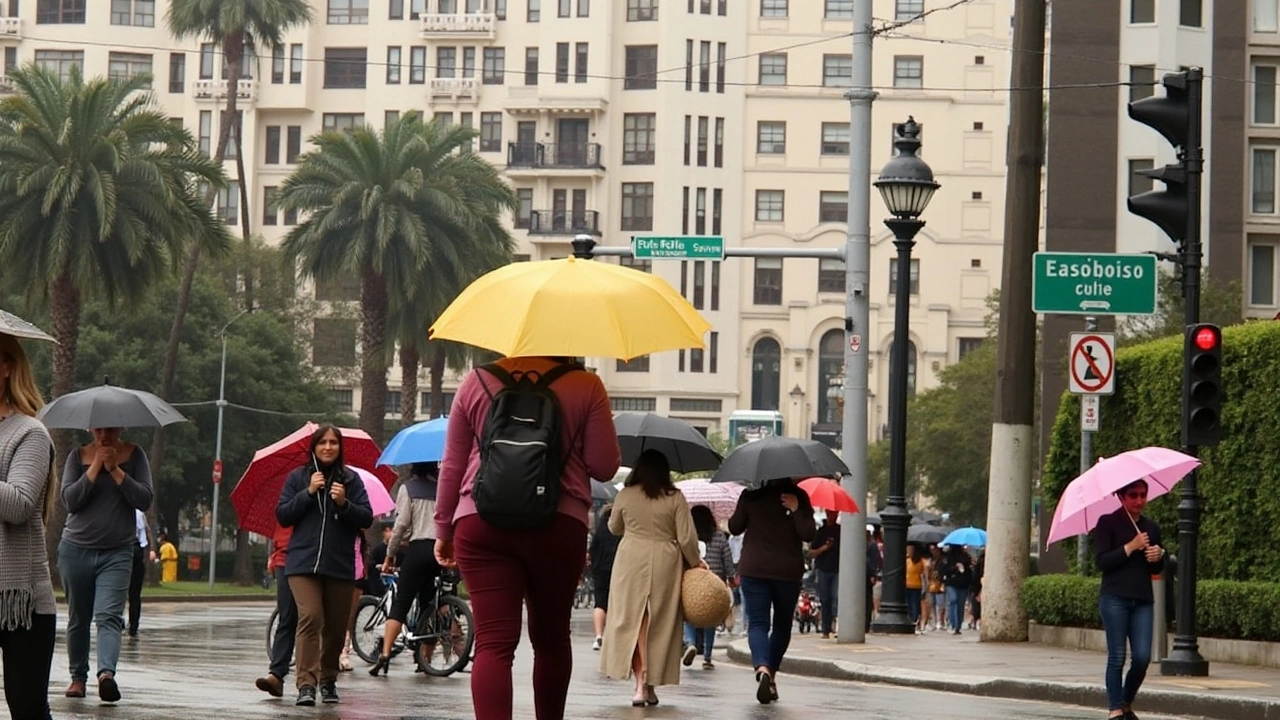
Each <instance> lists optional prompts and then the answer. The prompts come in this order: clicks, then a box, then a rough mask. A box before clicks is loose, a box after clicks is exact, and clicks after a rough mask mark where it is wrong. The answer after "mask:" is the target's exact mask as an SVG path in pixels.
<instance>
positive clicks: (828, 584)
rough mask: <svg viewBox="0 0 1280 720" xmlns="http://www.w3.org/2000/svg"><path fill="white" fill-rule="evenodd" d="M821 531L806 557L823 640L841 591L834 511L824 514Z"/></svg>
mask: <svg viewBox="0 0 1280 720" xmlns="http://www.w3.org/2000/svg"><path fill="white" fill-rule="evenodd" d="M823 513H824V515H823V518H822V527H820V528H818V534H817V535H815V536H814V538H813V542H812V543H810V544H809V557H811V558H813V570H814V575H815V579H816V580H817V586H818V588H817V589H818V602H819V603H820V604H821V606H822V639H823V640H827V639H829V638H830V637H831V625H832V623H833V622H834V621H835V619H836V611H837V608H836V597H837V595H838V593H837V589H838V588H839V587H840V523H839V522H838V521H837V518H838V517H839V515H838V514H837V513H836V512H835V511H834V510H824V511H823Z"/></svg>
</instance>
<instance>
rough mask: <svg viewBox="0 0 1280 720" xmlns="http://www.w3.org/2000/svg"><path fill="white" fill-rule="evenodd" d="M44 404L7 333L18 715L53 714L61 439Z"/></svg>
mask: <svg viewBox="0 0 1280 720" xmlns="http://www.w3.org/2000/svg"><path fill="white" fill-rule="evenodd" d="M43 406H44V398H42V397H41V396H40V390H39V389H37V387H36V383H35V379H34V378H33V377H32V373H31V364H30V363H29V362H28V361H27V354H26V352H25V351H24V350H23V349H22V345H20V344H19V343H18V340H17V339H16V338H14V337H13V336H12V335H8V334H0V598H3V602H2V603H0V654H2V656H3V659H4V699H5V703H6V704H7V705H8V706H9V717H11V718H12V719H13V720H50V718H51V715H50V714H49V672H50V666H51V665H52V664H53V646H54V641H55V639H56V636H57V613H58V609H57V605H55V604H54V597H53V583H52V581H51V580H50V578H49V560H48V557H49V556H48V555H47V554H46V553H45V549H44V548H45V527H46V523H47V522H48V521H49V517H50V515H51V514H52V512H53V504H54V502H56V498H57V495H58V482H57V475H56V474H54V473H53V462H52V461H53V441H52V440H50V439H49V433H48V432H47V431H46V430H45V428H44V425H42V424H41V423H40V421H39V420H36V419H35V415H36V413H38V412H39V411H40V408H41V407H43Z"/></svg>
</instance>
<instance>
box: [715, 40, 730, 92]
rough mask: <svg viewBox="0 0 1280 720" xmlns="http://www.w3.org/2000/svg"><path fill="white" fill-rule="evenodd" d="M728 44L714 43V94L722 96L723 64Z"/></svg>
mask: <svg viewBox="0 0 1280 720" xmlns="http://www.w3.org/2000/svg"><path fill="white" fill-rule="evenodd" d="M728 47H729V46H728V43H716V92H717V93H720V94H721V95H723V94H724V64H725V53H726V52H727V51H728Z"/></svg>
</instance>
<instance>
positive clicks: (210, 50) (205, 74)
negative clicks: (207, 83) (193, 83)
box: [200, 43, 216, 80]
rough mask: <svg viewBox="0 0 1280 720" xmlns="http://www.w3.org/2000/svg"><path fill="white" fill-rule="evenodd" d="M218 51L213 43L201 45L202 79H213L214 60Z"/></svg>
mask: <svg viewBox="0 0 1280 720" xmlns="http://www.w3.org/2000/svg"><path fill="white" fill-rule="evenodd" d="M215 53H216V50H215V49H214V47H213V43H200V79H201V80H210V79H212V78H213V59H214V55H215Z"/></svg>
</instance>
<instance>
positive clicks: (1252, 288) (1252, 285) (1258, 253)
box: [1249, 245, 1276, 306]
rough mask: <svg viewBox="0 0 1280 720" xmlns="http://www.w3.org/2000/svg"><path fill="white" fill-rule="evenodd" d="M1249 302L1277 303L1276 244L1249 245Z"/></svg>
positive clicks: (1270, 304)
mask: <svg viewBox="0 0 1280 720" xmlns="http://www.w3.org/2000/svg"><path fill="white" fill-rule="evenodd" d="M1249 304H1250V305H1265V306H1274V305H1275V304H1276V248H1275V246H1274V245H1250V246H1249Z"/></svg>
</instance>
